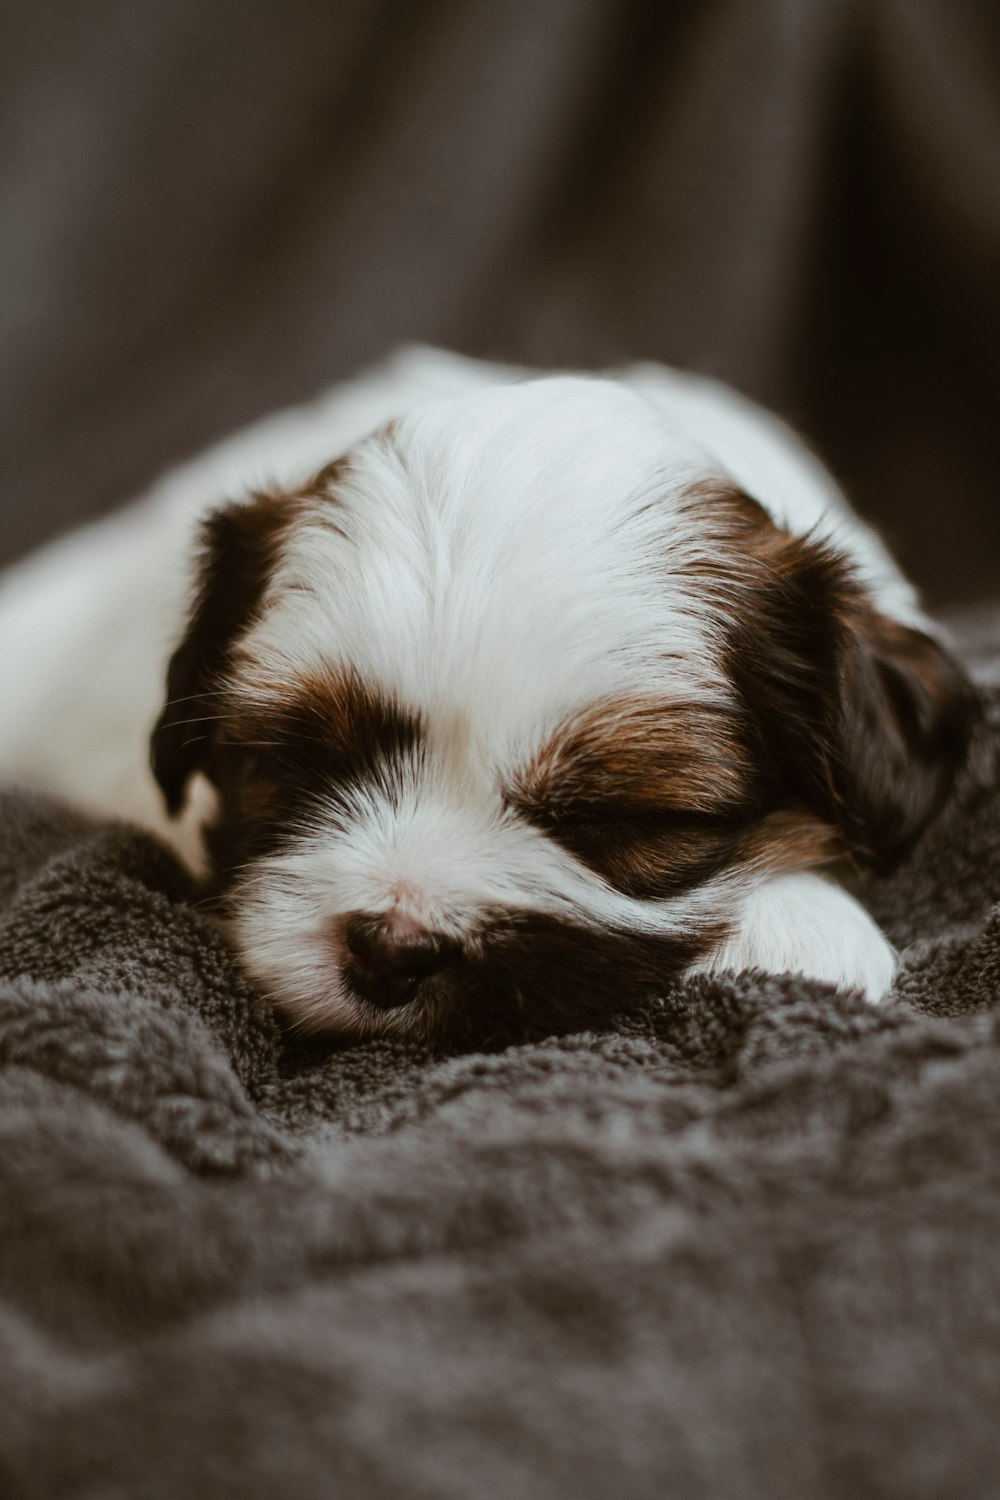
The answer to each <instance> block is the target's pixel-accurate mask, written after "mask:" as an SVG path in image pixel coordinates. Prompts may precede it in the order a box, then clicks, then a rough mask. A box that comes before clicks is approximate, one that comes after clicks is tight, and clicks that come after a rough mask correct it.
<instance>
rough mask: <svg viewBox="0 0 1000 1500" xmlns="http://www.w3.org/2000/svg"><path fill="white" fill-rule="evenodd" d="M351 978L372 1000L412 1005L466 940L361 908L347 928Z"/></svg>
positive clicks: (383, 1004) (394, 1005)
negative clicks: (403, 926)
mask: <svg viewBox="0 0 1000 1500" xmlns="http://www.w3.org/2000/svg"><path fill="white" fill-rule="evenodd" d="M344 937H345V943H346V948H347V972H348V974H349V977H350V982H351V984H352V985H353V986H354V987H355V988H356V989H357V990H358V992H359V994H360V995H361V996H362V997H363V998H364V999H365V1000H367V1001H368V1002H369V1003H370V1004H371V1005H376V1006H379V1007H380V1008H383V1009H386V1010H394V1009H396V1008H397V1007H398V1006H401V1005H408V1004H409V1003H410V1002H411V1001H413V1000H415V999H416V998H417V996H418V995H419V993H420V990H421V987H422V986H423V985H424V983H425V981H426V980H428V979H430V978H431V977H432V976H433V975H435V974H439V973H441V971H442V970H443V969H446V968H447V967H448V966H449V964H451V963H453V962H454V961H455V960H456V959H457V958H458V957H459V956H460V954H461V945H460V944H459V943H457V942H456V941H455V940H454V939H452V938H447V937H444V936H443V935H442V934H441V933H436V932H427V931H424V930H422V929H420V928H410V929H408V930H406V931H400V930H399V929H398V927H396V926H394V924H393V923H392V922H391V920H390V919H388V918H386V917H379V916H368V915H365V914H361V913H359V914H356V915H355V916H353V917H351V919H350V921H349V922H348V923H347V927H346V929H345V933H344Z"/></svg>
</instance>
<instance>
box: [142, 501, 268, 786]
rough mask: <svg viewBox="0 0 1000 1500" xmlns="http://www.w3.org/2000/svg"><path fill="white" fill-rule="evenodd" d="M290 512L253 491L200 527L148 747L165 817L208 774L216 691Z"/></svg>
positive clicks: (257, 599)
mask: <svg viewBox="0 0 1000 1500" xmlns="http://www.w3.org/2000/svg"><path fill="white" fill-rule="evenodd" d="M293 507H294V501H293V499H292V497H290V496H287V495H283V494H280V493H278V494H273V495H272V494H258V495H254V496H253V497H252V498H251V499H249V500H247V501H243V502H237V503H234V504H231V505H227V506H224V507H223V508H222V509H221V510H217V511H215V512H214V513H213V514H212V515H210V516H208V517H207V518H206V520H205V521H204V522H203V524H202V528H201V545H200V551H199V555H198V559H197V564H196V579H197V582H196V589H195V597H194V603H193V606H192V610H191V614H190V618H189V620H188V624H187V628H186V630H185V632H184V636H183V638H182V640H181V642H180V645H179V646H178V647H177V649H176V651H175V652H174V654H173V656H172V657H171V659H170V666H169V668H168V670H167V694H166V702H165V704H164V707H163V711H162V712H161V714H160V717H159V719H158V721H157V723H156V726H155V728H154V730H153V734H152V739H151V742H150V752H151V760H152V767H153V775H154V776H155V777H156V780H157V781H158V782H159V785H160V789H161V791H162V792H163V796H164V799H165V801H166V804H167V808H168V809H169V811H170V812H171V813H177V812H179V811H180V809H181V806H182V804H183V801H184V794H185V791H186V789H187V784H188V781H189V780H190V778H191V777H192V776H193V775H194V773H195V772H196V771H205V772H207V773H209V774H210V771H211V749H212V733H213V729H214V725H215V722H216V719H215V715H216V706H215V701H214V693H215V690H216V689H217V688H218V686H219V684H220V682H221V680H222V678H223V677H224V675H225V672H226V669H227V667H228V666H229V663H230V661H231V653H232V648H233V646H234V644H235V643H236V641H237V640H238V638H239V636H240V635H241V634H242V632H243V631H244V629H245V628H246V627H247V625H249V624H250V622H251V620H252V619H253V616H254V614H255V612H256V610H257V608H258V606H259V604H260V601H261V598H262V596H263V593H264V589H265V587H266V585H267V582H268V579H269V578H270V576H271V574H272V572H273V570H274V567H275V564H276V562H277V559H278V555H279V551H280V547H281V540H282V537H283V535H284V533H285V531H286V529H287V527H288V525H289V523H290V521H291V519H292V512H293Z"/></svg>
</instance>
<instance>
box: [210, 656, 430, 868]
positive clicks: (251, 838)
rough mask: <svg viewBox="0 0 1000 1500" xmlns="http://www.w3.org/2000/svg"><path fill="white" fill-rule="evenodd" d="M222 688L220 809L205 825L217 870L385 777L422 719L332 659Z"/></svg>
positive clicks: (216, 773) (217, 755)
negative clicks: (265, 681) (256, 688)
mask: <svg viewBox="0 0 1000 1500" xmlns="http://www.w3.org/2000/svg"><path fill="white" fill-rule="evenodd" d="M247 686H248V684H247V683H246V679H245V677H244V678H243V681H242V683H241V684H239V685H237V686H236V687H235V688H234V689H233V690H231V691H229V692H228V693H226V694H225V695H224V697H223V700H222V701H223V705H224V707H223V718H222V725H221V729H220V732H219V734H218V736H217V740H216V743H215V744H214V746H213V751H212V760H211V774H212V779H213V780H214V781H215V783H216V785H217V786H218V787H219V791H220V799H219V815H218V820H217V824H216V826H215V827H214V828H212V829H210V830H208V831H207V834H206V838H207V842H208V846H209V851H210V853H211V855H212V859H213V862H214V865H215V868H216V871H217V873H218V875H219V876H220V877H221V878H222V879H223V880H224V877H225V874H226V872H227V871H230V870H232V869H234V868H236V867H237V866H238V865H241V864H242V863H244V862H245V861H246V860H247V859H249V858H251V857H253V856H254V855H259V854H262V853H264V852H267V851H271V850H273V849H275V848H277V847H279V846H280V845H281V844H283V843H285V842H286V841H287V840H288V839H289V838H290V837H292V836H294V834H295V832H296V831H297V830H299V829H301V828H302V826H303V824H305V823H307V822H308V819H309V816H310V813H311V812H312V810H313V809H314V808H316V807H318V806H325V807H330V806H331V805H334V806H335V805H336V802H337V799H338V797H340V796H342V795H343V794H344V793H345V792H346V791H349V790H350V789H351V788H354V787H357V786H359V785H361V784H362V783H364V782H370V781H378V780H379V779H385V777H386V776H389V775H391V774H392V767H393V765H394V764H398V762H399V761H400V760H401V759H402V758H403V757H404V756H405V755H406V754H407V753H408V752H409V751H410V750H411V749H412V748H413V747H414V746H415V745H416V744H417V743H418V742H419V740H420V738H421V734H422V729H421V725H420V722H419V719H418V718H417V717H416V716H415V715H413V714H410V713H408V712H406V711H405V710H404V709H402V708H401V707H399V706H398V705H397V704H396V703H395V702H394V701H393V700H392V699H391V698H389V697H388V696H386V695H385V694H382V693H379V692H378V691H377V690H376V689H374V688H372V687H371V686H370V685H369V684H367V683H366V682H364V681H363V680H362V679H361V678H360V677H359V676H358V675H357V674H356V673H354V672H351V671H348V670H341V669H339V668H334V667H330V668H329V669H327V670H323V669H320V668H318V669H316V670H315V671H313V672H311V673H308V674H300V675H296V676H294V677H291V678H289V679H287V680H286V681H283V682H280V683H273V682H272V683H270V684H269V685H268V687H267V688H266V689H265V690H263V691H260V692H258V693H249V694H248V693H247Z"/></svg>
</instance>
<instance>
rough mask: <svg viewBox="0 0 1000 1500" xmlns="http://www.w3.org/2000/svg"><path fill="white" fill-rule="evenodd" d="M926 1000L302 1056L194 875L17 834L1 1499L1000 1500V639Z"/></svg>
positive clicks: (6, 972) (998, 614)
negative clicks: (502, 1041)
mask: <svg viewBox="0 0 1000 1500" xmlns="http://www.w3.org/2000/svg"><path fill="white" fill-rule="evenodd" d="M961 638H962V642H963V649H964V651H965V653H966V656H967V658H968V660H969V661H970V663H971V664H972V667H973V670H974V671H975V672H976V674H977V677H978V679H979V681H980V683H981V685H982V688H983V698H984V722H983V726H982V729H981V731H980V734H979V738H978V741H977V743H976V746H975V749H974V753H973V756H972V761H971V764H970V767H969V770H968V774H967V775H966V776H965V778H964V780H963V782H962V783H961V785H960V786H959V787H958V788H957V789H956V793H955V796H954V798H953V801H952V803H951V805H950V806H949V807H948V809H947V810H946V811H945V813H944V815H943V816H942V818H941V820H940V821H939V822H938V824H937V825H936V826H935V827H934V828H933V829H932V830H931V831H930V832H929V833H928V835H927V836H926V837H925V839H924V840H923V842H922V844H921V846H920V847H919V848H918V849H917V851H916V852H915V854H914V855H913V857H912V858H911V860H910V861H909V862H908V863H907V865H906V866H905V867H904V868H902V869H901V870H899V871H898V872H896V873H895V874H894V875H893V876H892V877H891V878H885V879H882V880H880V881H878V882H876V883H874V884H873V885H872V888H871V890H870V892H869V903H870V905H871V907H872V909H873V910H874V911H875V912H876V914H877V915H878V916H879V918H880V919H881V920H882V921H883V923H884V924H885V925H886V927H887V929H888V930H889V932H890V933H891V935H892V937H893V938H894V940H895V941H896V943H897V944H898V945H899V947H900V949H901V951H902V958H903V963H902V970H901V974H900V979H899V984H898V993H897V995H896V997H895V999H894V1000H893V1001H892V1002H890V1003H889V1004H887V1005H886V1006H884V1007H883V1008H881V1009H870V1008H868V1007H866V1006H865V1005H864V1004H863V1003H861V1002H860V1001H859V1000H858V999H857V998H856V997H854V996H852V995H850V994H846V993H837V992H836V991H834V990H832V989H829V988H825V987H823V986H821V985H818V984H810V983H807V982H805V981H803V980H801V979H795V978H791V977H788V976H785V977H780V978H764V977H761V976H759V975H757V976H755V975H752V974H751V975H742V976H723V977H721V978H717V979H713V980H711V981H709V980H707V979H704V978H702V979H698V980H695V981H689V982H684V983H680V984H677V985H676V986H674V987H673V988H669V989H665V990H664V992H663V993H662V994H660V995H657V996H655V997H653V998H647V999H644V1000H642V1001H641V1002H638V1003H637V1000H636V997H634V996H633V997H630V996H627V995H623V996H622V1010H621V1013H620V1014H619V1015H617V1016H609V1017H608V1020H607V1023H606V1024H605V1025H604V1026H602V1027H601V1028H599V1029H591V1030H587V1031H580V1032H579V1033H578V1034H575V1035H567V1036H562V1037H559V1038H550V1039H545V1040H541V1041H536V1042H533V1043H532V1044H530V1045H526V1044H525V1045H511V1046H509V1047H507V1048H506V1049H505V1050H498V1051H493V1052H471V1053H470V1052H466V1053H451V1054H448V1053H443V1052H436V1051H434V1050H431V1049H427V1048H424V1047H415V1046H406V1045H402V1044H395V1043H387V1042H377V1043H366V1044H357V1043H355V1044H352V1045H344V1044H342V1043H341V1044H339V1045H335V1044H331V1043H329V1042H316V1041H313V1042H308V1043H306V1042H302V1041H296V1040H295V1039H294V1038H293V1037H291V1036H289V1035H287V1034H284V1033H283V1032H282V1030H281V1029H280V1028H279V1026H278V1025H277V1024H276V1022H275V1019H274V1017H273V1015H272V1014H271V1012H270V1011H269V1010H268V1008H267V1007H266V1006H265V1005H264V1004H263V1003H262V1002H260V1001H259V1000H258V999H257V998H256V997H255V996H254V995H253V994H252V993H251V992H250V990H249V989H248V988H247V986H246V985H245V983H244V982H243V981H242V979H241V978H240V976H239V974H238V972H237V971H236V969H235V968H234V966H233V963H232V961H231V959H230V956H229V954H228V953H227V952H226V950H225V948H224V946H223V944H222V943H221V941H220V940H219V938H218V937H217V935H216V933H215V931H214V930H213V928H212V927H211V925H209V923H208V922H207V921H206V920H205V919H204V917H203V915H202V914H200V913H199V910H198V908H197V905H196V904H193V902H192V901H191V899H190V898H191V896H192V892H191V891H190V889H189V886H188V883H187V879H186V877H185V875H184V873H183V872H182V870H181V869H180V868H179V867H178V866H177V864H176V863H175V862H174V860H173V858H172V856H170V855H169V854H168V853H167V852H166V851H165V850H164V849H162V848H161V847H159V846H158V845H157V844H156V843H155V842H154V841H153V840H152V839H150V838H149V837H147V836H146V835H144V834H143V833H141V832H138V831H136V830H133V829H130V828H127V827H124V826H117V827H116V826H95V825H93V824H91V823H88V822H87V821H85V820H84V819H82V818H80V817H77V816H75V815H73V814H71V813H69V812H67V811H65V810H63V809H59V808H56V807H53V806H52V805H50V804H48V803H46V802H43V801H42V800H40V799H38V798H36V797H32V796H30V795H27V794H25V793H23V792H18V791H16V790H8V791H7V792H6V793H5V796H4V800H3V808H2V811H3V818H2V833H0V1059H2V1070H0V1142H2V1144H0V1215H2V1225H0V1389H2V1391H3V1399H2V1400H0V1492H2V1493H3V1494H4V1495H11V1496H16V1497H35V1496H39V1497H46V1500H48V1497H61V1496H72V1497H80V1500H83V1497H86V1500H119V1497H120V1500H134V1497H151V1500H168V1497H170V1500H172V1497H177V1496H180V1497H183V1500H201V1497H205V1500H226V1497H228V1496H233V1497H236V1496H239V1497H241V1500H253V1497H257V1496H261V1497H265V1496H268V1497H269V1496H275V1497H282V1500H299V1497H302V1500H306V1497H309V1500H313V1497H321V1500H325V1497H332V1496H364V1497H380V1496H385V1497H392V1500H400V1497H404V1500H405V1497H410V1496H413V1497H431V1496H434V1497H437V1496H442V1497H452V1496H453V1497H456V1500H468V1497H470V1496H477V1497H478V1496H497V1497H513V1496H518V1497H521V1496H524V1497H536V1496H537V1497H552V1500H555V1497H560V1500H562V1497H567V1496H573V1497H583V1500H586V1497H591V1496H592V1497H595V1500H598V1497H600V1500H606V1497H610V1496H615V1497H631V1496H636V1497H640V1496H643V1497H644V1496H657V1497H678V1500H687V1497H692V1500H694V1497H698V1500H729V1497H732V1500H737V1497H738V1500H756V1497H760V1500H782V1497H786V1496H787V1497H795V1500H802V1497H806V1496H808V1497H812V1500H824V1497H841V1496H851V1497H868V1496H871V1497H879V1500H882V1497H884V1500H889V1497H892V1500H936V1497H942V1500H943V1497H963V1500H969V1497H975V1496H984V1497H985V1496H996V1494H997V1493H998V1491H1000V1420H998V1413H1000V1108H998V1099H1000V1046H998V1040H1000V1028H998V1011H997V1003H998V1000H1000V907H998V906H997V905H995V903H996V901H997V898H998V896H1000V801H998V798H997V793H996V785H997V762H998V746H1000V610H997V611H995V612H990V611H986V612H984V613H981V614H979V615H978V616H977V617H976V618H972V619H967V620H966V621H965V622H964V625H963V627H962V633H961Z"/></svg>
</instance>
